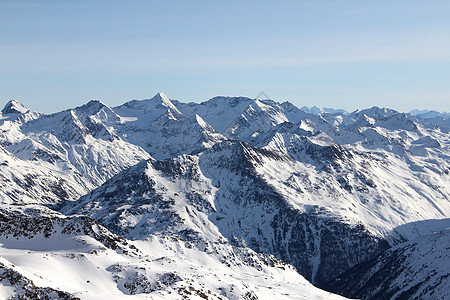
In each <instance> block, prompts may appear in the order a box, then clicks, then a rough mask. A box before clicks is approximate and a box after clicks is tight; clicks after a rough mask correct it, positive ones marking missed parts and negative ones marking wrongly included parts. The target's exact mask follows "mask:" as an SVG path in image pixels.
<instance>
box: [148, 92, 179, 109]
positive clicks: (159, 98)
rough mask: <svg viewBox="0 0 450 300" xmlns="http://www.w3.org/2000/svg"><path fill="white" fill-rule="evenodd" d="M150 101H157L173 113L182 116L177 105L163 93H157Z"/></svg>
mask: <svg viewBox="0 0 450 300" xmlns="http://www.w3.org/2000/svg"><path fill="white" fill-rule="evenodd" d="M150 101H157V102H158V103H159V104H161V105H162V106H165V107H167V108H170V109H172V110H173V111H175V112H177V113H179V114H181V112H180V111H179V110H178V108H177V107H176V106H175V104H173V103H172V101H170V99H169V97H167V96H166V94H164V93H163V92H159V93H157V94H156V95H155V96H153V98H151V99H150Z"/></svg>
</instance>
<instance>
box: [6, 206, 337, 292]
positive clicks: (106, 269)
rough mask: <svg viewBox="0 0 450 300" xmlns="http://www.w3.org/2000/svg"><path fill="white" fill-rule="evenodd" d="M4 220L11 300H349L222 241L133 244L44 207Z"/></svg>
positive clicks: (157, 239)
mask: <svg viewBox="0 0 450 300" xmlns="http://www.w3.org/2000/svg"><path fill="white" fill-rule="evenodd" d="M0 219H1V221H2V222H1V223H0V226H1V231H0V243H1V245H2V247H0V274H2V275H1V276H2V277H1V281H0V282H1V284H0V295H1V296H2V297H3V298H5V299H6V298H9V297H17V298H21V297H25V299H75V297H77V298H76V299H123V298H124V297H125V296H130V295H134V296H135V297H136V298H138V299H140V298H142V299H148V296H150V297H151V298H152V299H185V298H189V299H202V298H203V299H205V298H206V299H274V298H278V299H280V298H283V297H292V298H294V299H311V297H312V298H317V299H319V298H322V299H324V298H327V299H343V298H342V297H339V296H336V295H332V294H330V293H328V292H325V291H321V290H320V289H318V288H315V287H314V286H312V285H311V284H310V283H309V282H308V281H306V280H305V279H304V278H303V277H302V276H301V275H299V274H298V273H297V272H296V270H295V269H294V268H293V267H291V266H289V265H287V264H286V263H284V262H282V261H280V260H278V259H276V258H275V257H273V256H268V255H264V254H258V253H255V252H254V251H252V250H250V249H246V248H238V247H233V246H230V245H229V244H227V243H226V242H224V241H222V242H215V243H213V242H206V241H205V242H199V241H187V240H183V239H176V238H174V237H170V236H164V235H151V236H148V237H147V239H146V240H140V241H129V240H126V239H124V238H121V237H120V236H117V235H115V234H112V233H111V232H109V231H108V230H107V229H106V228H104V227H102V226H101V225H99V224H98V223H97V222H96V221H94V220H93V219H91V218H88V217H85V216H73V217H66V216H64V215H61V214H58V213H56V212H54V211H51V210H49V209H46V208H43V207H41V206H30V205H28V206H22V207H20V206H8V205H2V206H0ZM36 294H37V295H39V297H41V298H38V297H37V296H35V295H36ZM21 299H22V298H21Z"/></svg>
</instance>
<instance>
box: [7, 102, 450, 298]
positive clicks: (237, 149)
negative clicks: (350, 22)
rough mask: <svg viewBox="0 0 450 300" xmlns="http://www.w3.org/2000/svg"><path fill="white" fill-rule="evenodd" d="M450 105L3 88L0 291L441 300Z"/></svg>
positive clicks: (449, 260) (445, 279)
mask: <svg viewBox="0 0 450 300" xmlns="http://www.w3.org/2000/svg"><path fill="white" fill-rule="evenodd" d="M448 117H449V115H448V114H447V113H438V112H434V111H412V112H410V113H400V112H397V111H395V110H392V109H388V108H378V107H373V108H370V109H364V110H356V111H354V112H346V111H344V110H334V109H326V108H324V109H320V108H318V107H311V108H308V107H302V108H298V107H296V106H295V105H293V104H292V103H289V102H284V103H278V102H275V101H272V100H257V99H250V98H244V97H215V98H212V99H210V100H208V101H206V102H202V103H183V102H180V101H176V100H171V99H169V98H168V97H167V96H166V95H164V94H163V93H158V94H157V95H155V96H154V97H153V98H151V99H146V100H132V101H129V102H127V103H124V104H123V105H120V106H117V107H109V106H107V105H106V104H105V103H103V102H101V101H97V100H93V101H90V102H88V103H86V104H85V105H83V106H80V107H76V108H73V109H68V110H65V111H62V112H58V113H54V114H50V115H48V114H42V113H38V112H33V111H31V110H29V109H28V108H26V107H25V106H23V105H22V104H20V103H19V102H17V101H14V100H12V101H10V102H8V103H7V104H6V106H5V107H4V109H3V110H2V111H1V114H0V186H1V189H0V228H1V231H0V274H2V275H1V276H0V279H1V281H0V295H1V296H0V297H4V298H9V297H12V298H14V297H17V298H19V297H22V298H25V299H36V298H37V297H41V298H43V299H58V298H62V299H75V298H81V299H101V298H104V299H115V298H117V299H120V298H121V297H124V295H134V297H136V298H145V297H147V296H150V297H152V298H155V299H158V298H161V299H167V298H174V299H183V298H189V299H191V298H198V299H201V298H203V299H315V298H317V299H319V298H320V299H325V298H326V299H332V298H336V299H341V298H343V297H350V298H354V297H357V298H362V299H447V298H448V297H449V293H450V269H449V268H447V267H446V266H449V265H450V248H449V247H448V242H447V241H448V238H449V235H448V234H447V231H448V230H449V227H450V219H449V218H450V119H449V118H448ZM313 284H314V285H315V286H314V285H313ZM324 289H325V290H326V291H325V290H324ZM328 291H329V292H328ZM330 292H331V293H334V294H331V293H330ZM337 294H339V295H342V296H339V295H337ZM33 297H34V298H33Z"/></svg>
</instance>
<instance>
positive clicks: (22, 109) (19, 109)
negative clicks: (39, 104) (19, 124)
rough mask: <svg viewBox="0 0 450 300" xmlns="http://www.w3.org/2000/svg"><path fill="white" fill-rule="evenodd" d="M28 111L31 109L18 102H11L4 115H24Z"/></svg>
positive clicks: (3, 110) (4, 109) (5, 108)
mask: <svg viewBox="0 0 450 300" xmlns="http://www.w3.org/2000/svg"><path fill="white" fill-rule="evenodd" d="M27 111H29V109H28V108H27V107H26V106H25V105H23V104H22V103H20V102H18V101H16V100H10V101H9V102H8V103H6V105H5V107H4V108H3V109H2V114H23V113H26V112H27Z"/></svg>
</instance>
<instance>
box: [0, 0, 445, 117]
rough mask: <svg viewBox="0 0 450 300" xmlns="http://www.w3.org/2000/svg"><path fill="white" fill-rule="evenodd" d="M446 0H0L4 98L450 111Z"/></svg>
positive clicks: (57, 106) (32, 103) (44, 107)
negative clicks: (263, 100)
mask: <svg viewBox="0 0 450 300" xmlns="http://www.w3.org/2000/svg"><path fill="white" fill-rule="evenodd" d="M449 15H450V2H448V1H442V0H438V1H416V0H413V1H405V0H403V1H384V0H383V1H364V2H362V1H339V2H336V1H320V2H319V1H284V2H283V3H282V5H280V3H279V2H277V1H226V2H225V1H224V2H211V1H200V0H197V1H189V2H187V1H170V2H169V1H127V2H122V1H95V2H92V1H85V0H83V1H76V2H66V1H64V2H62V1H58V2H57V1H39V2H36V1H20V2H18V1H1V2H0V26H1V29H0V30H1V31H0V32H1V34H0V36H1V39H0V70H1V71H2V72H1V73H0V91H1V93H0V106H1V105H4V104H6V102H8V101H9V100H10V99H17V100H18V101H20V102H22V103H23V104H25V105H26V106H28V107H29V108H31V109H33V110H36V111H41V112H45V113H50V112H55V111H59V110H62V109H67V108H69V107H75V106H78V105H81V104H83V103H86V102H87V101H89V100H90V99H100V100H101V101H103V102H104V103H106V104H108V105H110V106H115V105H119V104H122V103H124V102H126V101H129V100H131V99H145V98H151V97H152V96H153V95H154V94H155V93H156V92H158V91H163V92H164V93H166V94H167V96H169V98H171V99H178V100H180V101H183V102H189V101H195V102H201V101H205V100H208V99H209V98H211V97H214V96H217V95H227V96H246V97H251V98H253V97H256V95H258V93H259V92H260V91H264V92H265V93H267V94H268V95H269V96H270V97H271V98H272V99H273V100H275V101H278V102H283V101H290V102H292V103H293V104H295V105H297V106H299V107H301V106H304V105H306V106H314V105H317V106H320V107H332V108H343V109H346V110H348V111H353V110H355V109H357V108H366V107H371V106H379V107H389V108H393V109H397V110H399V111H410V110H412V109H434V110H438V111H450V101H449V98H450V84H449V83H450V19H449V18H448V16H449Z"/></svg>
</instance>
